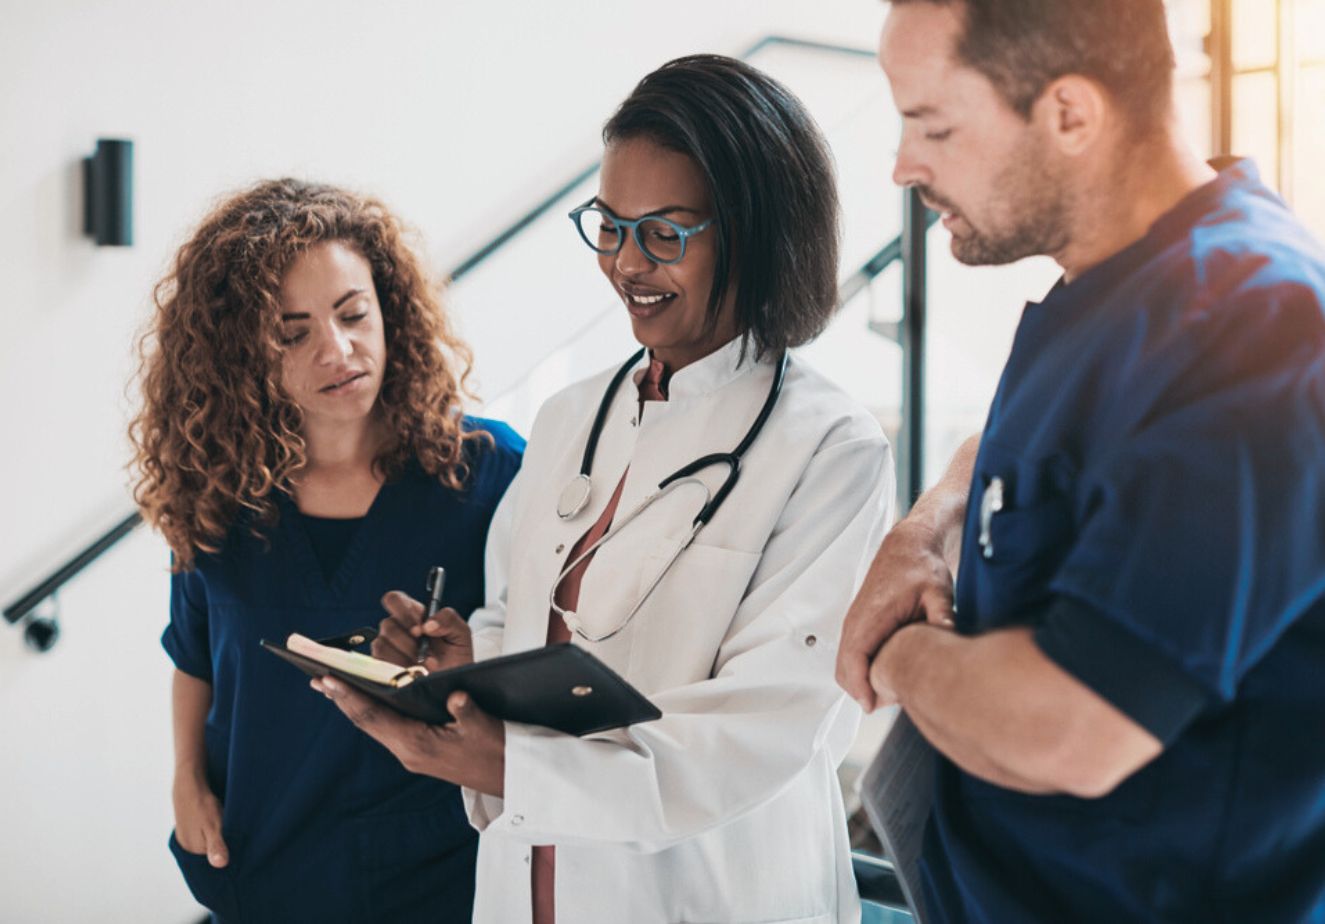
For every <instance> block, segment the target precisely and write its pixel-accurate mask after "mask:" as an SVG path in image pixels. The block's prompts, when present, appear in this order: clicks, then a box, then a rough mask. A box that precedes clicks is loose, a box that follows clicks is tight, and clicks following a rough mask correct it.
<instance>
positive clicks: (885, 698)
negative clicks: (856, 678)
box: [869, 660, 897, 708]
mask: <svg viewBox="0 0 1325 924" xmlns="http://www.w3.org/2000/svg"><path fill="white" fill-rule="evenodd" d="M869 683H870V686H871V687H872V688H873V690H874V700H875V702H876V703H877V704H878V706H879V708H883V707H885V706H891V705H893V704H894V703H896V702H897V694H896V693H895V692H893V690H892V688H891V687H889V686H888V684H887V682H886V680H885V679H884V676H883V666H882V662H881V661H879V660H876V661H875V662H874V663H873V664H872V665H870V670H869Z"/></svg>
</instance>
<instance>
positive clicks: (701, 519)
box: [548, 348, 787, 642]
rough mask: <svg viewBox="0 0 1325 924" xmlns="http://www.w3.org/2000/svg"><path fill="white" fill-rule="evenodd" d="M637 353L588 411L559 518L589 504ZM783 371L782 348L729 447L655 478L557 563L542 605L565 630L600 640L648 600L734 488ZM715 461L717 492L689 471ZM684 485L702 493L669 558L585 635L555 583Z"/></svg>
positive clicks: (567, 517)
mask: <svg viewBox="0 0 1325 924" xmlns="http://www.w3.org/2000/svg"><path fill="white" fill-rule="evenodd" d="M643 357H644V349H643V348H641V349H639V350H637V351H636V352H635V354H634V355H633V356H631V357H630V359H628V360H627V361H626V363H625V365H623V366H622V367H621V368H620V369H618V370H617V371H616V374H615V375H613V376H612V381H611V382H609V383H608V385H607V391H606V392H605V393H604V394H603V398H602V400H601V401H600V402H599V403H598V413H597V414H595V415H594V420H593V426H592V427H590V429H589V439H588V442H586V443H585V446H584V458H583V460H581V462H580V473H579V474H578V475H576V476H575V477H574V478H573V479H571V481H570V483H569V484H567V485H566V487H565V488H563V489H562V491H561V495H560V496H559V497H558V498H557V516H559V517H560V518H561V519H562V520H567V521H569V520H573V519H575V517H576V516H578V515H579V514H580V512H581V511H582V510H584V508H585V506H587V505H588V503H589V496H590V495H591V494H592V493H593V481H592V479H591V478H590V472H591V471H592V470H593V460H594V453H596V452H597V450H598V438H599V437H600V436H601V435H602V432H603V425H604V424H605V423H606V422H607V415H608V412H609V411H610V410H611V407H612V399H613V398H614V397H616V393H617V390H618V389H620V387H621V383H622V382H623V381H625V378H626V376H627V375H629V374H630V371H631V370H632V369H634V368H635V366H636V365H637V364H638V363H639V361H640V359H642V358H643ZM786 373H787V354H786V353H783V354H782V355H781V356H780V357H779V358H778V361H777V365H776V366H775V367H774V370H773V382H772V384H771V385H769V387H768V396H767V397H766V398H764V405H763V407H761V408H760V409H759V414H758V416H756V417H755V419H754V423H752V424H751V425H750V429H749V430H747V431H746V433H745V437H744V438H743V439H742V440H741V442H740V443H738V444H737V446H736V448H735V449H733V450H732V451H731V452H715V453H710V454H709V455H706V456H701V457H699V458H698V459H695V460H694V461H693V462H690V463H688V464H686V465H683V466H681V467H680V468H678V469H677V470H676V471H674V472H672V473H671V474H670V475H668V476H667V477H666V478H664V479H663V480H662V481H660V482H658V487H657V488H655V489H654V490H653V492H652V493H650V494H649V495H648V496H647V497H645V498H644V499H643V500H642V501H640V502H639V504H637V505H636V506H635V507H634V509H632V510H631V511H630V512H629V513H627V514H626V515H625V516H624V517H614V518H613V523H612V527H611V529H609V530H608V531H607V532H606V533H604V534H603V535H602V536H601V537H599V539H598V541H597V542H595V543H593V544H592V545H590V546H589V548H587V549H585V550H584V551H583V552H581V553H580V554H579V555H577V556H576V557H575V559H574V560H573V561H570V562H567V563H566V565H564V566H563V567H562V569H561V572H560V573H559V574H558V575H557V579H556V580H555V581H553V582H552V589H551V590H550V591H548V606H549V607H551V609H552V611H553V612H554V613H556V614H557V615H558V616H560V617H561V618H562V619H563V620H565V622H566V627H567V628H568V629H570V630H571V631H572V632H574V633H575V634H576V635H578V636H579V637H580V638H582V639H584V640H585V641H587V642H605V641H607V640H608V639H610V638H611V637H612V636H614V635H616V634H617V633H618V632H620V631H621V630H622V629H624V628H625V627H626V626H628V625H630V621H631V620H632V619H634V618H635V614H636V613H638V612H639V610H640V607H642V606H643V605H644V601H645V600H647V599H649V594H651V593H653V589H654V588H655V587H657V586H658V583H659V582H660V581H661V580H662V579H663V575H665V574H666V573H667V571H668V569H670V568H671V567H672V564H673V563H674V562H675V561H676V559H677V558H679V557H680V555H681V553H682V552H684V551H685V550H686V549H687V548H689V547H690V544H691V543H692V542H694V541H695V537H696V536H697V535H699V531H700V530H701V529H703V528H704V527H705V526H706V525H708V522H709V520H711V519H713V515H714V514H715V513H717V512H718V510H719V509H720V508H721V507H722V503H723V501H725V500H726V499H727V495H729V494H731V492H732V488H734V487H736V481H737V479H738V478H740V477H741V457H742V456H744V455H745V453H746V450H748V449H749V448H750V446H751V444H752V443H754V441H755V439H756V438H757V437H758V436H759V433H760V431H761V430H763V429H764V424H765V423H766V422H767V421H768V416H769V415H770V414H771V413H773V406H774V405H776V404H777V400H778V396H779V395H780V394H781V393H782V380H783V378H784V377H785V376H786ZM719 463H721V464H724V465H726V466H727V477H726V478H725V479H724V480H723V482H722V484H721V485H720V486H719V487H718V491H717V493H716V494H711V493H710V492H709V489H708V485H706V484H704V482H703V481H701V480H700V479H699V478H696V477H695V475H696V474H697V473H698V472H700V471H702V470H703V469H706V468H708V467H709V466H710V465H717V464H719ZM688 484H694V485H698V486H699V487H700V488H701V489H702V490H703V492H704V506H703V507H701V508H700V510H699V513H697V514H696V515H695V519H694V520H693V521H692V522H691V524H690V531H689V533H687V534H686V536H685V537H684V538H683V539H682V540H681V542H680V544H679V545H678V546H677V547H676V549H675V550H674V551H673V552H672V554H671V557H669V558H668V559H667V563H666V564H665V565H663V567H662V570H661V571H659V572H658V574H657V576H656V577H654V579H653V580H652V581H650V582H649V585H648V587H646V588H645V590H644V593H643V594H641V595H640V598H639V600H638V601H636V603H635V605H634V606H633V607H631V609H630V612H628V613H627V614H626V617H625V618H624V619H623V620H621V622H619V623H618V624H617V626H616V628H614V629H612V630H611V631H610V632H605V633H603V634H602V635H590V634H588V633H587V632H585V631H584V625H583V623H581V622H580V619H579V617H578V616H577V615H576V614H575V612H574V611H572V610H564V609H562V608H561V607H560V606H558V605H557V599H556V598H557V588H558V587H560V586H561V582H562V581H563V580H565V578H566V575H568V574H570V573H571V571H573V570H575V567H576V566H577V565H579V563H580V562H582V561H584V560H585V559H586V558H588V557H589V556H590V555H592V554H593V553H594V552H596V551H597V550H598V549H599V548H601V547H602V545H603V543H605V542H607V541H608V540H609V539H611V538H612V537H613V536H615V535H617V534H618V533H620V532H621V530H623V529H625V528H626V527H627V526H629V525H630V523H631V522H632V521H634V520H635V519H636V518H638V517H639V515H640V514H641V513H643V512H644V511H645V510H647V509H648V507H649V505H650V504H652V503H653V502H654V501H657V500H660V499H661V498H662V497H664V496H665V495H667V494H669V493H670V492H671V491H673V490H675V489H676V488H678V487H681V486H683V485H688Z"/></svg>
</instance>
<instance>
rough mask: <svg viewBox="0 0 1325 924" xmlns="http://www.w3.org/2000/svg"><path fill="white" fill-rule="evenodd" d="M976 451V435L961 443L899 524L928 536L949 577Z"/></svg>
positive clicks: (953, 567) (957, 550)
mask: <svg viewBox="0 0 1325 924" xmlns="http://www.w3.org/2000/svg"><path fill="white" fill-rule="evenodd" d="M979 450H980V436H979V435H978V434H977V435H975V436H972V437H970V438H969V439H967V440H966V442H964V443H962V445H961V446H960V447H958V449H957V451H956V453H954V454H953V457H952V461H951V462H949V463H948V467H947V469H946V470H945V471H944V473H943V477H942V478H940V479H939V480H938V482H937V483H936V484H935V485H934V486H933V487H932V488H930V489H929V490H928V491H926V492H925V493H924V494H922V495H920V497H919V498H917V499H916V502H915V503H914V504H913V505H912V507H911V510H910V512H909V513H907V515H906V518H905V519H904V520H903V521H902V522H903V523H905V524H907V526H908V528H911V529H915V530H918V531H922V532H924V533H925V534H927V535H929V536H930V537H932V542H933V547H934V548H935V550H936V551H937V552H939V554H941V555H942V556H943V559H944V561H946V562H947V564H948V568H949V569H950V570H951V571H952V573H953V574H956V573H957V564H958V560H959V558H960V556H961V540H962V524H963V523H964V521H965V519H966V500H967V496H968V495H969V493H970V490H971V476H972V475H973V474H974V472H975V457H976V454H977V453H978V452H979ZM899 525H900V524H899Z"/></svg>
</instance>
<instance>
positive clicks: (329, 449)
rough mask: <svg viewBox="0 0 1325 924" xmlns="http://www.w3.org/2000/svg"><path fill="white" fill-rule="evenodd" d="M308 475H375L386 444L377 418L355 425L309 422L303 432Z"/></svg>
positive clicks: (374, 416)
mask: <svg viewBox="0 0 1325 924" xmlns="http://www.w3.org/2000/svg"><path fill="white" fill-rule="evenodd" d="M303 437H304V452H305V455H306V457H307V459H308V463H307V465H306V466H305V469H304V471H305V473H306V474H318V475H329V474H335V473H344V474H354V473H363V472H366V471H371V470H372V467H373V460H374V459H376V458H377V454H378V452H379V451H380V450H381V448H382V445H383V443H384V442H385V433H383V428H382V424H381V421H380V420H379V419H378V417H377V414H375V413H374V414H370V415H369V416H367V417H365V418H363V419H361V420H357V421H353V422H348V423H347V422H344V421H334V422H329V421H316V420H307V421H305V422H304V429H303Z"/></svg>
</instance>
